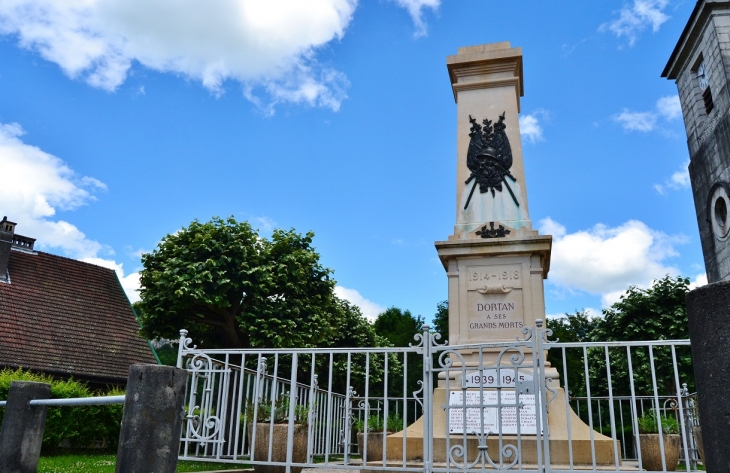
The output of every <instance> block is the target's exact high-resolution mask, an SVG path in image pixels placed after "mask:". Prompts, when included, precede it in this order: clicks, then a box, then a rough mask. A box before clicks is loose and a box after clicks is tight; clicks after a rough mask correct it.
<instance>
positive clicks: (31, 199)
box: [0, 123, 139, 301]
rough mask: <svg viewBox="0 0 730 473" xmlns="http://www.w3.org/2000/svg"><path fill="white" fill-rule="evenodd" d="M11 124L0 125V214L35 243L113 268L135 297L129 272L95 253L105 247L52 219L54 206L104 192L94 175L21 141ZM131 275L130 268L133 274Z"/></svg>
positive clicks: (69, 206) (79, 203) (108, 250)
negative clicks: (0, 181) (0, 174)
mask: <svg viewBox="0 0 730 473" xmlns="http://www.w3.org/2000/svg"><path fill="white" fill-rule="evenodd" d="M22 135H23V129H22V128H21V127H20V125H18V124H17V123H11V124H0V169H2V172H3V176H8V177H9V178H6V179H4V181H3V185H2V186H0V214H2V215H6V216H7V217H8V219H9V220H11V221H14V222H17V224H18V227H17V231H18V233H19V234H21V235H25V236H28V237H31V238H36V239H37V240H36V248H38V249H40V250H47V249H50V248H55V249H58V250H61V252H62V253H64V254H65V255H67V256H69V257H71V258H77V259H80V260H82V261H88V262H92V263H94V264H98V265H100V266H104V267H107V268H111V269H114V270H115V271H117V274H118V275H119V279H120V281H121V282H122V286H123V287H124V289H125V291H127V296H128V297H129V298H130V300H133V301H134V300H138V299H139V297H138V296H137V293H136V292H134V289H136V288H138V287H139V278H138V277H137V284H136V286H135V277H134V274H130V275H129V276H126V277H125V276H124V271H123V269H122V265H121V264H117V263H116V262H114V261H112V260H109V259H104V258H102V257H101V256H100V255H104V254H105V255H112V254H113V253H114V252H113V251H112V250H111V248H109V247H107V246H105V245H102V244H101V243H99V242H97V241H95V240H91V239H89V238H87V237H86V235H84V233H83V232H82V231H81V230H79V229H78V228H77V227H76V226H75V225H73V224H71V223H69V222H67V221H65V220H60V219H54V218H53V217H54V216H55V215H56V212H57V210H61V211H69V210H74V209H76V208H78V207H81V206H83V205H86V204H88V203H89V202H93V201H94V200H95V197H94V193H95V192H98V191H105V190H106V185H104V184H103V183H102V182H100V181H99V180H97V179H94V178H92V177H86V176H79V175H78V174H76V173H75V172H74V171H73V170H71V168H69V167H68V166H67V165H66V163H64V162H63V161H62V160H61V159H59V158H57V157H56V156H53V155H51V154H49V153H46V152H45V151H43V150H41V149H40V148H38V147H36V146H31V145H29V144H26V143H24V142H23V141H22V140H21V139H20V137H21V136H22ZM135 274H136V273H135Z"/></svg>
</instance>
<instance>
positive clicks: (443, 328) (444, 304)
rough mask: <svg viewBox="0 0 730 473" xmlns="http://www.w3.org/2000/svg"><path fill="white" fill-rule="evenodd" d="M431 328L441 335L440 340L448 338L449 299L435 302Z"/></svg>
mask: <svg viewBox="0 0 730 473" xmlns="http://www.w3.org/2000/svg"><path fill="white" fill-rule="evenodd" d="M433 329H434V331H435V332H436V333H438V334H440V335H441V340H440V341H441V342H444V341H447V340H448V339H449V301H441V302H439V303H438V304H436V315H434V316H433Z"/></svg>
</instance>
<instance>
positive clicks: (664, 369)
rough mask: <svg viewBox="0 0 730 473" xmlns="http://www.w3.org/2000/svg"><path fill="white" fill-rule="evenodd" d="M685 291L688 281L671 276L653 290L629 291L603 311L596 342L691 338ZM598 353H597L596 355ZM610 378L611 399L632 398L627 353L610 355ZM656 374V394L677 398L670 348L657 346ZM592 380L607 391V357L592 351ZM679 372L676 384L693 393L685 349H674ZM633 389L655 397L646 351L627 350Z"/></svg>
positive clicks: (656, 282) (618, 350) (619, 351)
mask: <svg viewBox="0 0 730 473" xmlns="http://www.w3.org/2000/svg"><path fill="white" fill-rule="evenodd" d="M687 292H689V278H683V277H681V276H678V277H676V278H673V277H671V276H669V275H667V276H665V277H663V278H662V279H657V280H654V282H653V283H652V285H651V287H650V288H648V289H641V288H639V287H636V286H631V287H630V288H629V289H628V291H626V294H624V295H623V296H621V299H620V300H619V301H618V302H616V303H614V304H613V305H612V306H611V307H610V308H608V309H605V310H604V311H603V314H604V317H603V319H601V320H599V321H598V323H597V325H596V327H595V328H594V329H593V330H592V331H591V333H590V337H591V339H592V340H594V341H644V340H677V339H686V338H689V328H688V325H687V310H686V307H685V303H684V298H685V296H686V295H687ZM598 351H600V353H598ZM609 355H610V359H611V378H612V387H613V392H614V395H616V394H623V395H626V394H630V385H629V378H628V375H629V372H628V371H629V369H628V358H627V355H626V349H625V348H612V349H610V350H609ZM653 355H654V373H655V376H656V380H657V388H658V391H659V394H674V393H676V381H675V377H674V368H673V361H672V352H671V349H670V348H669V347H655V348H654V349H653ZM590 356H591V358H592V359H593V361H594V363H592V367H591V369H592V374H591V378H595V379H596V383H597V386H598V387H599V388H600V389H601V391H603V392H607V376H606V375H607V368H606V362H605V352H604V351H603V350H592V353H591V355H590ZM676 357H677V368H678V373H679V380H680V383H685V382H686V383H687V384H688V385H689V387H690V389H693V388H694V376H693V371H692V357H691V352H690V350H689V347H677V349H676ZM631 362H632V369H633V374H634V387H635V390H636V393H637V394H645V395H647V394H648V395H651V394H653V384H652V372H651V363H650V355H649V350H648V349H646V348H643V347H642V348H636V349H632V350H631Z"/></svg>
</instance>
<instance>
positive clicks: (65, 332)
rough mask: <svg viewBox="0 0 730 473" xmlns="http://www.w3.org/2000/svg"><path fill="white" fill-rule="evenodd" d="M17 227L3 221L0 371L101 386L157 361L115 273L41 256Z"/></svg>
mask: <svg viewBox="0 0 730 473" xmlns="http://www.w3.org/2000/svg"><path fill="white" fill-rule="evenodd" d="M15 226H16V224H15V223H14V222H11V221H9V220H8V219H7V217H4V218H3V219H2V221H0V368H6V367H8V368H24V369H27V370H31V371H35V372H41V373H46V374H49V375H52V376H54V377H57V378H68V377H73V378H74V379H77V380H80V381H85V382H87V383H89V384H90V385H91V386H96V387H102V386H106V385H116V386H123V385H125V384H126V381H127V374H128V371H129V366H130V365H131V364H134V363H157V361H156V355H155V354H154V352H153V350H152V348H151V347H150V345H149V344H148V343H147V341H145V340H144V339H143V338H142V337H141V336H140V335H139V333H138V332H139V325H138V324H137V320H136V318H135V314H134V310H133V309H132V307H131V305H130V304H129V300H128V299H127V296H126V295H125V293H124V290H123V289H122V286H121V284H120V282H119V279H118V278H117V275H116V273H115V272H114V271H113V270H111V269H108V268H104V267H101V266H97V265H94V264H90V263H85V262H83V261H77V260H73V259H69V258H64V257H62V256H57V255H52V254H49V253H44V252H41V251H36V250H35V249H34V248H33V247H34V245H35V239H33V238H28V237H25V236H22V235H18V234H16V233H15Z"/></svg>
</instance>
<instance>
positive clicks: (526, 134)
mask: <svg viewBox="0 0 730 473" xmlns="http://www.w3.org/2000/svg"><path fill="white" fill-rule="evenodd" d="M520 136H522V137H523V138H524V139H525V141H529V142H530V143H536V142H538V141H543V137H542V127H541V126H540V123H539V121H538V119H537V116H535V115H521V116H520Z"/></svg>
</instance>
